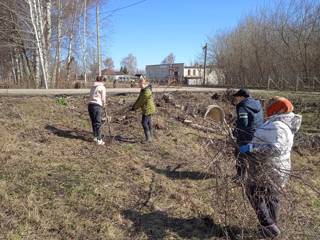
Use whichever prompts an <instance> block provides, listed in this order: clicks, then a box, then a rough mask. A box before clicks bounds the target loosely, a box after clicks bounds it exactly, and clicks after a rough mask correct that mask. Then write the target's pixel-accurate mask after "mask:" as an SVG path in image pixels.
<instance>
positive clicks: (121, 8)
mask: <svg viewBox="0 0 320 240" xmlns="http://www.w3.org/2000/svg"><path fill="white" fill-rule="evenodd" d="M146 1H148V0H141V1H137V2H134V3H131V4H128V5H126V6H123V7H119V8H115V9H113V10H110V11H106V12H104V14H105V13H109V14H108V15H107V16H105V17H104V18H103V19H102V20H105V19H107V18H108V17H110V16H112V15H113V14H114V13H116V12H118V11H121V10H123V9H127V8H130V7H133V6H136V5H139V4H141V3H143V2H146Z"/></svg>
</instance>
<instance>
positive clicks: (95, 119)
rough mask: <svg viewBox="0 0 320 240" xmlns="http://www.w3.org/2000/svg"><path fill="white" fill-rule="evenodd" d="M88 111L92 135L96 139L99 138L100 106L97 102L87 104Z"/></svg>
mask: <svg viewBox="0 0 320 240" xmlns="http://www.w3.org/2000/svg"><path fill="white" fill-rule="evenodd" d="M88 111H89V115H90V120H91V124H92V130H93V136H94V137H96V138H97V139H98V140H100V139H101V125H102V124H101V115H102V107H101V106H100V105H97V104H89V105H88Z"/></svg>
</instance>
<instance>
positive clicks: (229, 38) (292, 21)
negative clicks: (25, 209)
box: [209, 0, 320, 89]
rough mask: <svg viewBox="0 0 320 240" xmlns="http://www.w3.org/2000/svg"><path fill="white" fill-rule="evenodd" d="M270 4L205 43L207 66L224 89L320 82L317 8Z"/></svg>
mask: <svg viewBox="0 0 320 240" xmlns="http://www.w3.org/2000/svg"><path fill="white" fill-rule="evenodd" d="M275 3H276V4H274V5H271V6H270V7H268V8H263V9H261V10H260V11H258V12H257V13H255V14H251V15H249V16H247V17H245V18H244V19H243V20H242V21H241V22H240V23H239V24H238V25H237V26H236V27H235V28H234V29H233V30H231V31H227V32H222V33H220V34H217V35H215V36H213V37H211V38H209V42H210V45H209V59H210V62H211V64H214V65H216V66H217V67H218V68H219V69H220V70H221V71H222V72H223V73H224V76H225V78H224V79H225V81H226V82H225V83H226V84H227V85H230V86H238V87H240V86H249V87H269V83H270V81H269V80H270V79H273V81H272V82H273V84H274V85H275V86H276V87H277V88H282V89H289V88H294V87H295V88H297V87H298V86H299V84H300V86H301V87H304V88H306V87H308V86H311V85H312V84H313V87H315V82H316V81H315V80H314V79H319V78H320V71H319V68H318V67H317V63H318V62H319V60H320V51H319V50H320V49H319V39H320V27H319V26H320V4H319V3H318V2H316V1H309V0H285V1H280V2H276V1H275ZM301 81H302V83H300V82H301ZM317 83H318V85H319V82H317ZM319 87H320V86H318V88H319ZM313 89H314V88H313Z"/></svg>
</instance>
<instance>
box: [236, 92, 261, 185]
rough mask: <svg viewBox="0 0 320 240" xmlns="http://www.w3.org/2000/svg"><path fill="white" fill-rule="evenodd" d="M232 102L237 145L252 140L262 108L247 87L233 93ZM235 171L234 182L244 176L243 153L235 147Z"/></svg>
mask: <svg viewBox="0 0 320 240" xmlns="http://www.w3.org/2000/svg"><path fill="white" fill-rule="evenodd" d="M233 97H234V103H235V104H236V112H237V121H236V127H235V130H234V131H233V135H234V137H235V138H236V139H237V145H238V147H240V146H243V145H245V144H248V143H250V142H251V141H252V138H253V135H254V132H255V130H256V129H257V128H259V127H260V126H261V125H262V124H263V108H262V106H261V103H260V101H259V100H256V99H254V98H252V97H251V96H250V92H249V90H247V89H240V90H239V91H237V92H236V93H235V94H234V95H233ZM235 154H236V159H237V161H236V171H237V174H236V176H235V177H234V180H235V181H236V182H239V181H242V180H244V176H245V154H242V153H240V152H239V148H238V149H236V153H235Z"/></svg>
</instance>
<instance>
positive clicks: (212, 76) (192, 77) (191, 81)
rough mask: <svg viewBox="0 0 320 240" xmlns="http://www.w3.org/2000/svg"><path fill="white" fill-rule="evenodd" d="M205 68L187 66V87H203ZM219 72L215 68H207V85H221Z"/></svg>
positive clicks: (185, 74)
mask: <svg viewBox="0 0 320 240" xmlns="http://www.w3.org/2000/svg"><path fill="white" fill-rule="evenodd" d="M203 72H204V69H203V66H202V65H196V66H185V67H184V78H185V83H186V84H187V85H203V84H204V82H203ZM219 77H220V76H219V74H218V70H217V69H216V68H214V67H213V66H207V67H206V81H205V84H206V85H218V84H219Z"/></svg>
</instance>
